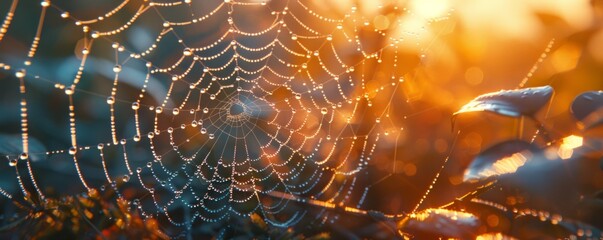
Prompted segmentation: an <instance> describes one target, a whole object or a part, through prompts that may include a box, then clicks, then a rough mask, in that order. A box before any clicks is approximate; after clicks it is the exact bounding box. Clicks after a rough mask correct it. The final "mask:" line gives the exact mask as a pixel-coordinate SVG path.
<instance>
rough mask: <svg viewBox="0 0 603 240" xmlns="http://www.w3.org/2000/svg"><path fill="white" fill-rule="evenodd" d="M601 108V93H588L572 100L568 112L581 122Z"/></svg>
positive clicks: (602, 92) (602, 98) (602, 101)
mask: <svg viewBox="0 0 603 240" xmlns="http://www.w3.org/2000/svg"><path fill="white" fill-rule="evenodd" d="M602 107H603V91H588V92H584V93H582V94H580V95H578V96H577V97H576V98H574V101H573V102H572V106H571V108H570V111H571V113H572V115H574V117H575V118H576V119H577V120H578V121H582V120H584V119H585V118H586V117H587V116H588V115H590V114H591V113H593V112H594V111H596V110H597V109H599V108H602Z"/></svg>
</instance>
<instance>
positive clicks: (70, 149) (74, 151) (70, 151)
mask: <svg viewBox="0 0 603 240" xmlns="http://www.w3.org/2000/svg"><path fill="white" fill-rule="evenodd" d="M75 153H77V148H76V147H70V148H69V155H75Z"/></svg>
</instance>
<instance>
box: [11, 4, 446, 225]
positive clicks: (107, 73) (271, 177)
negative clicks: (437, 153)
mask: <svg viewBox="0 0 603 240" xmlns="http://www.w3.org/2000/svg"><path fill="white" fill-rule="evenodd" d="M352 2H353V1H351V2H341V3H337V2H335V1H333V2H322V1H309V0H273V1H255V0H223V1H191V0H183V1H147V0H144V1H141V0H125V1H121V2H120V1H107V2H104V1H52V2H51V1H47V0H45V1H42V2H37V3H32V2H31V1H19V0H12V1H4V2H2V3H1V4H0V7H1V8H0V9H1V10H0V13H1V14H4V15H5V18H4V22H3V25H2V27H1V29H0V49H1V52H0V66H1V67H2V68H3V70H2V71H1V72H0V74H1V75H0V76H1V77H2V81H3V82H7V83H3V84H2V86H3V88H5V91H4V92H7V93H10V94H9V95H10V96H6V97H4V96H3V98H6V99H8V100H6V101H5V102H6V104H9V106H11V108H9V109H11V112H5V113H3V114H11V115H12V116H14V117H13V118H11V119H10V120H9V123H2V124H3V125H2V126H3V128H4V129H2V133H3V134H9V135H10V134H14V135H10V136H16V139H17V141H16V142H17V143H18V144H16V146H15V148H14V149H15V151H13V152H12V153H8V154H6V155H5V157H3V158H5V159H6V160H7V164H3V165H4V166H3V168H2V171H3V174H12V175H14V177H15V178H12V179H16V180H14V181H13V182H11V184H7V183H4V182H3V185H2V186H1V187H2V190H0V192H1V193H2V195H4V196H5V197H7V198H17V197H23V196H27V197H30V198H35V199H40V200H41V201H43V200H44V199H45V197H46V195H47V194H55V192H57V189H62V190H64V191H65V192H78V191H79V192H82V191H109V190H111V191H115V192H116V194H117V195H118V197H119V198H122V199H126V200H128V201H129V205H130V207H131V208H132V209H137V210H138V211H140V212H141V214H142V215H143V216H145V217H146V216H153V217H160V218H165V219H167V221H169V222H170V223H171V224H172V225H176V226H182V227H190V226H191V225H192V224H193V223H194V222H198V221H202V222H219V221H224V220H227V219H229V218H230V217H232V216H249V215H250V214H252V213H255V214H259V215H260V216H262V217H263V218H264V220H265V221H266V222H268V223H270V224H271V225H274V226H283V227H287V226H292V225H295V224H296V223H298V222H299V221H301V220H303V219H313V220H312V221H315V222H318V223H324V222H326V221H335V220H337V218H338V217H339V216H338V215H337V214H334V213H332V211H329V209H333V208H337V207H341V208H342V209H344V210H345V211H362V210H360V209H363V204H364V202H365V200H366V196H367V194H368V193H369V192H370V190H371V186H372V184H374V180H371V179H374V177H373V178H369V176H370V173H369V171H367V168H368V166H369V165H371V164H373V162H374V161H375V159H374V155H375V152H376V151H380V150H382V151H388V153H391V154H390V155H391V158H392V160H382V161H381V162H380V163H379V164H382V163H383V162H390V164H391V162H394V166H393V171H392V174H395V169H396V166H395V160H396V158H397V157H399V156H397V155H396V153H395V151H396V147H397V146H396V144H397V141H398V137H399V136H400V134H401V133H402V132H403V131H405V119H406V117H407V116H408V115H409V114H410V112H409V111H408V109H409V107H408V105H409V102H412V100H413V95H414V94H417V92H418V91H420V90H419V89H420V88H421V81H423V80H422V79H423V78H421V77H418V76H417V75H420V74H421V73H420V71H418V70H417V68H418V66H420V65H421V61H422V59H423V58H425V56H424V54H425V53H426V50H427V49H429V46H430V45H429V44H430V41H425V39H424V38H425V36H423V33H424V32H427V30H426V27H428V26H429V24H430V23H432V22H437V21H439V20H442V19H445V18H443V17H442V16H435V17H434V18H424V19H422V20H423V21H416V20H412V18H409V16H415V15H416V14H415V13H413V11H412V10H413V9H412V8H406V5H404V4H403V3H398V2H396V1H391V2H390V1H385V2H378V3H368V1H367V2H363V4H359V5H354V3H352ZM371 4H372V5H371ZM367 9H372V10H367ZM444 15H445V14H444ZM430 17H433V16H430ZM417 25H418V27H417ZM405 26H408V27H409V29H405ZM432 37H433V36H432ZM428 38H429V37H428ZM8 82H10V83H8ZM3 101H4V100H3ZM13 110H14V111H13ZM38 112H41V113H42V114H40V113H38ZM5 126H13V127H10V128H9V127H5ZM44 129H48V130H47V131H45V130H44ZM50 130H52V131H55V132H60V133H61V134H58V135H56V134H49V131H50ZM42 135H51V137H49V138H46V139H50V140H45V141H42V143H40V142H39V141H38V140H37V139H38V138H40V136H42ZM48 161H51V162H52V164H51V165H52V166H53V168H55V170H56V171H59V172H63V173H64V174H60V175H57V177H58V178H61V181H64V182H68V183H69V184H67V185H62V186H52V185H53V183H52V181H51V180H50V179H45V178H43V177H42V176H40V172H42V171H46V170H45V169H43V168H42V167H41V166H40V165H41V164H42V163H43V162H44V164H47V162H48ZM388 168H389V167H388ZM57 169H60V170H57ZM390 175H391V174H390ZM388 176H389V175H388ZM63 184H64V183H63ZM55 185H56V184H55ZM49 188H53V189H54V190H52V191H51V192H52V193H49V192H48V191H49V190H47V189H49ZM130 188H136V189H139V190H141V191H140V192H142V193H140V192H132V191H129V190H128V191H126V190H125V189H130ZM304 204H305V205H311V206H318V207H320V208H319V209H322V210H320V211H317V212H313V213H309V211H308V210H307V209H308V208H307V207H304ZM182 211H184V212H185V214H182ZM175 212H176V213H175Z"/></svg>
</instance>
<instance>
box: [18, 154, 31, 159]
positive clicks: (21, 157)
mask: <svg viewBox="0 0 603 240" xmlns="http://www.w3.org/2000/svg"><path fill="white" fill-rule="evenodd" d="M19 158H20V159H21V160H27V158H29V154H27V153H21V155H19Z"/></svg>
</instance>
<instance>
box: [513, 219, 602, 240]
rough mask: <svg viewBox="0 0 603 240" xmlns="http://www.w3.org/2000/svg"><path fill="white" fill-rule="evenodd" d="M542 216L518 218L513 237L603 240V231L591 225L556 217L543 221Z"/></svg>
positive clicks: (514, 225)
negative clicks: (602, 239)
mask: <svg viewBox="0 0 603 240" xmlns="http://www.w3.org/2000/svg"><path fill="white" fill-rule="evenodd" d="M541 215H542V214H540V215H535V216H534V215H520V216H518V217H517V218H516V219H515V221H514V223H513V230H512V231H511V235H513V236H514V237H518V238H520V239H570V238H571V237H574V238H576V237H577V238H580V239H582V238H586V239H601V238H603V235H602V232H601V230H600V229H597V228H596V227H593V226H591V225H589V224H586V223H583V222H579V221H575V220H566V219H563V218H561V217H554V216H553V217H552V219H548V218H545V219H543V218H542V217H541ZM577 238H576V239H577Z"/></svg>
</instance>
